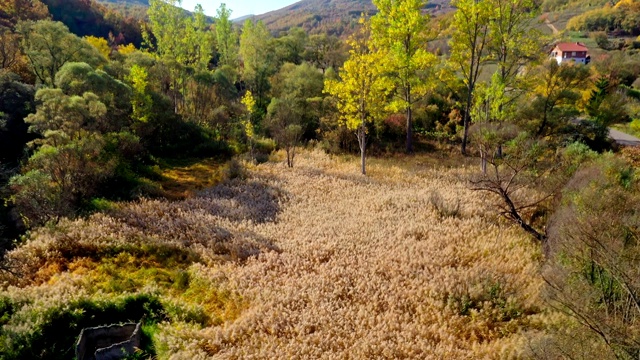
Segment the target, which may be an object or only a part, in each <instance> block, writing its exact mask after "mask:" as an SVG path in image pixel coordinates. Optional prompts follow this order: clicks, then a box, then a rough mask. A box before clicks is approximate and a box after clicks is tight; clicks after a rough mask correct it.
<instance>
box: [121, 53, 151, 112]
mask: <svg viewBox="0 0 640 360" xmlns="http://www.w3.org/2000/svg"><path fill="white" fill-rule="evenodd" d="M148 76H149V74H148V73H147V70H146V69H145V68H143V67H141V66H138V65H133V66H132V67H131V69H130V70H129V75H128V76H127V81H128V82H129V84H131V88H132V90H133V95H132V97H131V107H132V109H133V113H132V114H131V117H132V118H133V119H134V120H136V121H140V122H143V123H146V122H147V121H149V118H150V115H151V111H152V108H153V99H152V98H151V95H150V94H149V81H148Z"/></svg>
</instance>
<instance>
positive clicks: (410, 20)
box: [371, 0, 437, 152]
mask: <svg viewBox="0 0 640 360" xmlns="http://www.w3.org/2000/svg"><path fill="white" fill-rule="evenodd" d="M373 3H374V4H375V5H376V6H377V8H378V13H377V14H376V15H375V16H373V17H372V18H371V28H372V33H373V37H374V39H375V41H376V42H377V44H378V46H379V47H380V48H381V49H384V51H385V53H386V54H387V58H386V59H385V60H386V61H385V64H386V66H387V72H388V74H389V75H391V78H392V79H393V80H394V83H395V85H396V88H397V96H396V97H395V99H394V101H392V102H391V104H390V108H391V109H393V110H394V111H401V112H404V113H405V114H406V133H407V140H406V151H407V152H412V151H413V108H414V105H415V103H416V102H417V101H419V100H421V99H422V98H423V97H424V96H425V95H426V94H427V93H428V92H429V90H430V89H431V88H432V86H431V81H430V79H429V78H427V77H426V74H428V72H429V70H431V69H432V67H433V66H434V65H435V63H436V60H437V58H436V56H435V55H433V54H431V53H430V52H428V51H427V49H426V45H427V42H428V40H429V33H428V31H427V30H428V28H427V25H428V22H429V16H428V15H425V14H423V13H422V9H423V8H424V7H425V6H426V1H424V0H374V1H373Z"/></svg>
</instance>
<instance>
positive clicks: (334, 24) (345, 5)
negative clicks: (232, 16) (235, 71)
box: [256, 0, 453, 36]
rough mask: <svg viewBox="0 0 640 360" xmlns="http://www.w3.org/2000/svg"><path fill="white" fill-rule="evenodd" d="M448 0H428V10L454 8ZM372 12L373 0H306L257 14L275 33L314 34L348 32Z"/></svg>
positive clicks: (430, 12)
mask: <svg viewBox="0 0 640 360" xmlns="http://www.w3.org/2000/svg"><path fill="white" fill-rule="evenodd" d="M452 10H453V7H452V6H451V4H450V2H449V1H448V0H436V1H430V2H428V3H427V4H426V5H425V7H424V11H425V12H426V13H429V14H433V15H435V14H442V13H445V12H449V11H452ZM363 12H364V13H366V14H368V15H369V16H371V15H373V14H375V13H376V12H377V8H376V7H375V6H374V5H373V3H372V2H371V0H357V1H350V0H302V1H299V2H297V3H295V4H293V5H290V6H287V7H285V8H283V9H280V10H276V11H272V12H269V13H266V14H263V15H259V16H256V19H257V20H262V21H263V22H264V23H265V25H267V27H268V28H269V29H270V30H271V31H272V32H275V33H279V32H282V31H288V30H289V29H291V28H294V27H301V28H303V29H304V30H305V31H307V32H309V33H312V34H328V35H338V36H341V35H343V34H344V35H348V34H350V33H352V32H353V30H354V28H355V27H356V26H357V25H356V24H357V20H358V18H359V17H360V14H361V13H363Z"/></svg>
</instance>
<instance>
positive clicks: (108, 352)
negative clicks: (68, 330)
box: [76, 323, 142, 360]
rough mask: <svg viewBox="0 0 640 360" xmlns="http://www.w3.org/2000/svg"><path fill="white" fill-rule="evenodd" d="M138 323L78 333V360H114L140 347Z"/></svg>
mask: <svg viewBox="0 0 640 360" xmlns="http://www.w3.org/2000/svg"><path fill="white" fill-rule="evenodd" d="M141 335H142V334H141V331H140V323H137V324H135V323H129V324H122V325H109V326H99V327H93V328H86V329H83V330H82V331H81V332H80V338H79V339H78V343H77V344H76V358H77V359H78V360H116V359H121V358H123V357H124V356H125V355H126V354H131V353H133V352H134V351H135V348H139V347H140V340H141Z"/></svg>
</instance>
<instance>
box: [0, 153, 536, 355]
mask: <svg viewBox="0 0 640 360" xmlns="http://www.w3.org/2000/svg"><path fill="white" fill-rule="evenodd" d="M296 160H297V162H296V166H295V167H294V168H292V169H289V168H287V167H285V166H284V165H283V163H282V162H275V161H272V162H268V163H266V164H261V165H257V166H253V165H251V166H249V168H248V170H246V176H242V177H240V178H235V179H233V180H228V181H225V182H223V183H221V184H219V185H217V186H215V187H213V188H210V189H207V190H203V191H201V192H199V193H197V194H196V195H195V196H193V197H190V198H188V199H185V200H179V201H167V200H142V201H138V202H134V203H129V204H121V205H118V206H116V207H115V208H114V209H112V210H110V211H108V212H106V213H104V214H97V215H93V216H91V217H90V218H88V219H84V220H75V221H67V220H65V221H62V222H61V223H60V224H59V225H57V226H55V227H48V228H42V229H39V230H37V231H34V232H32V233H31V235H30V240H28V242H27V243H26V244H25V245H22V246H21V247H19V248H18V249H16V250H14V251H13V252H12V253H10V254H9V259H10V260H11V261H12V263H13V264H14V266H15V268H16V269H19V274H20V276H19V277H11V276H7V275H5V278H4V281H5V287H4V288H5V290H3V291H2V292H1V293H0V297H5V298H6V299H10V301H13V303H15V304H20V306H17V305H16V306H15V309H16V310H15V311H14V315H13V317H12V318H11V319H9V320H8V321H5V322H4V325H3V326H4V327H5V331H9V330H10V331H11V334H13V337H14V338H16V339H17V338H19V337H20V336H26V335H24V334H25V333H26V332H28V330H25V326H28V325H26V324H29V321H32V322H33V321H36V320H37V319H36V320H34V316H35V317H36V318H37V316H39V315H28V314H32V313H33V308H34V307H37V306H40V307H42V308H45V309H46V308H54V307H56V306H58V307H64V306H65V305H63V304H69V303H70V302H73V301H75V300H77V299H85V300H87V301H106V300H104V299H117V298H119V297H122V296H125V295H126V294H135V293H141V294H152V295H154V296H157V297H158V298H159V299H160V302H161V303H162V304H163V306H164V308H165V309H168V310H166V314H167V315H166V316H164V317H163V318H162V321H161V322H160V323H159V324H158V325H157V326H155V327H154V328H153V329H152V330H153V331H151V332H150V333H151V336H152V338H153V344H154V347H155V352H156V353H157V357H158V358H172V359H204V358H220V359H382V358H384V359H485V358H488V359H493V358H496V359H497V358H517V357H519V356H520V355H521V354H522V351H524V350H523V349H526V347H527V340H526V336H525V333H527V332H535V331H536V329H540V328H541V327H542V326H543V325H542V322H543V321H542V320H541V319H542V318H544V317H545V316H544V315H541V314H542V312H543V310H542V307H543V305H542V303H541V301H540V299H539V292H540V289H541V287H542V279H541V277H540V275H539V262H540V259H541V256H542V255H541V253H540V249H539V248H538V246H537V245H536V244H534V243H533V242H532V241H531V240H530V239H529V238H528V237H526V235H524V234H523V233H522V232H521V231H520V230H519V229H517V228H515V227H513V226H512V225H509V224H507V223H505V222H503V221H501V220H500V219H499V218H498V217H497V216H496V215H495V212H494V211H493V209H492V205H491V200H490V199H488V198H487V197H486V195H485V194H483V193H478V192H473V191H470V190H468V184H467V182H466V180H465V179H466V178H467V175H468V173H469V172H470V171H473V170H475V168H473V170H472V169H470V167H469V166H467V167H466V168H465V167H462V166H459V167H449V166H447V165H442V164H440V163H446V162H447V160H446V159H443V160H439V159H434V158H431V157H426V156H415V157H410V158H402V157H398V158H392V159H385V160H382V159H372V160H371V161H370V162H369V169H368V173H369V175H368V176H367V177H363V176H361V175H359V174H358V159H356V158H352V157H330V156H329V155H325V154H324V153H321V152H316V151H308V152H303V153H302V154H300V155H299V156H298V158H297V159H296ZM448 162H450V163H453V162H452V161H450V160H449V161H448ZM30 311H31V312H30ZM21 314H22V315H21ZM38 319H39V318H38ZM42 319H44V320H42V321H46V315H42ZM9 338H11V337H9Z"/></svg>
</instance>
